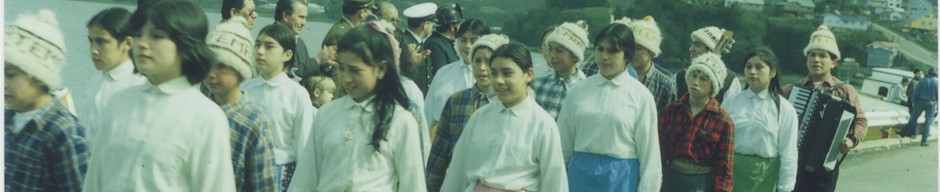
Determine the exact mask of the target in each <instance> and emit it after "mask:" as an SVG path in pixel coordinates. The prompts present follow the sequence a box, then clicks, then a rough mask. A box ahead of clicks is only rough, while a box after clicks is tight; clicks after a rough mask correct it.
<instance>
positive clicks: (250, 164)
mask: <svg viewBox="0 0 940 192" xmlns="http://www.w3.org/2000/svg"><path fill="white" fill-rule="evenodd" d="M244 22H245V19H244V18H241V17H233V18H231V19H229V20H226V21H225V22H223V23H221V24H219V25H218V26H217V27H216V28H215V29H214V30H213V31H211V32H209V34H208V35H207V36H206V43H207V44H208V45H209V48H210V49H212V50H213V51H215V53H216V55H217V58H218V59H219V61H220V63H218V64H216V65H213V66H212V68H211V69H210V70H209V76H208V77H207V78H206V80H205V85H206V87H207V88H208V89H209V92H211V93H212V101H215V103H217V104H219V105H220V106H221V107H222V111H223V112H225V116H227V117H228V124H229V127H231V134H230V135H231V142H232V165H233V166H234V169H235V170H234V173H235V187H236V189H237V190H238V191H268V192H271V191H278V185H277V184H278V183H279V182H278V181H277V179H276V177H275V175H276V174H275V171H277V167H276V166H275V162H274V145H272V143H271V139H270V138H271V137H270V135H271V132H270V130H269V129H270V127H271V126H272V125H271V122H270V121H268V117H266V116H264V114H263V113H262V112H261V110H260V109H258V108H257V107H256V106H255V105H254V104H252V103H251V102H250V101H249V99H248V95H245V94H244V92H242V90H241V89H240V88H239V85H240V84H241V82H242V81H244V80H245V79H249V78H251V75H252V71H251V69H252V66H251V61H254V60H255V59H254V57H252V55H254V54H253V53H252V51H253V50H254V49H253V48H254V44H253V40H252V38H251V33H250V32H249V31H248V29H247V28H245V25H244ZM310 118H313V117H310Z"/></svg>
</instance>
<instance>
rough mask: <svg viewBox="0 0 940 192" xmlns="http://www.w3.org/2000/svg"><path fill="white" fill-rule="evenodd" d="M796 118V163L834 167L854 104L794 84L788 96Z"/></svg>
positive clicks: (810, 167)
mask: <svg viewBox="0 0 940 192" xmlns="http://www.w3.org/2000/svg"><path fill="white" fill-rule="evenodd" d="M787 100H789V101H790V103H792V104H793V107H794V108H795V109H796V114H797V117H798V118H799V124H798V127H799V137H798V139H797V148H798V149H799V158H798V160H797V166H798V167H799V168H802V169H806V170H807V171H815V170H819V169H821V168H825V169H826V170H827V171H832V170H834V169H835V168H836V166H837V162H838V161H839V155H840V154H841V147H842V142H843V138H845V136H846V135H848V134H849V130H851V128H852V126H853V125H854V123H855V115H856V114H855V113H856V111H855V106H853V105H852V104H851V103H849V102H846V101H844V100H842V99H840V98H838V97H833V96H832V95H830V94H827V93H823V92H821V91H818V90H815V89H813V88H812V87H806V86H802V85H794V86H793V90H792V91H790V96H789V97H788V98H787Z"/></svg>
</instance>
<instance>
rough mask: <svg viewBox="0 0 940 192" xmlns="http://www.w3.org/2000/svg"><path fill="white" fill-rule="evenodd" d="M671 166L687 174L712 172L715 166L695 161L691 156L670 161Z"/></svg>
mask: <svg viewBox="0 0 940 192" xmlns="http://www.w3.org/2000/svg"><path fill="white" fill-rule="evenodd" d="M668 164H669V168H672V170H675V171H676V172H679V173H682V174H686V175H701V174H707V173H711V172H712V171H713V170H714V168H712V167H710V166H703V165H699V164H697V163H695V161H693V160H692V159H689V158H677V159H673V160H671V161H669V163H668Z"/></svg>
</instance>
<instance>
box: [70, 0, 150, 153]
mask: <svg viewBox="0 0 940 192" xmlns="http://www.w3.org/2000/svg"><path fill="white" fill-rule="evenodd" d="M130 17H131V13H130V12H128V11H127V10H125V9H123V8H117V7H115V8H110V9H106V10H104V11H101V12H98V14H96V15H95V16H94V17H92V18H91V20H89V21H88V24H86V25H85V26H86V27H87V28H88V43H89V44H90V45H91V49H90V50H91V59H92V62H93V63H94V66H95V69H96V70H98V72H97V73H94V74H93V75H92V76H91V78H89V79H88V81H86V83H85V86H84V87H83V88H82V89H81V90H79V91H80V92H79V93H80V94H77V95H76V96H77V97H76V99H77V101H78V102H75V107H76V110H77V111H76V112H77V113H76V116H80V117H81V121H79V123H80V124H81V125H82V127H84V128H85V129H86V130H87V131H88V132H87V133H86V138H87V139H88V140H89V141H90V140H92V139H93V138H94V136H95V133H96V132H97V131H98V130H97V128H98V127H99V126H100V123H101V113H102V111H103V110H104V107H105V104H107V103H108V102H109V101H111V99H112V98H113V97H115V96H117V97H120V96H121V95H120V94H118V92H119V91H121V90H123V89H124V88H128V87H132V86H134V85H140V84H143V83H144V82H145V80H146V78H144V76H143V75H140V74H138V73H134V63H133V62H132V61H131V58H130V51H131V48H132V47H133V44H134V37H131V32H130V31H129V29H127V26H128V25H129V24H130Z"/></svg>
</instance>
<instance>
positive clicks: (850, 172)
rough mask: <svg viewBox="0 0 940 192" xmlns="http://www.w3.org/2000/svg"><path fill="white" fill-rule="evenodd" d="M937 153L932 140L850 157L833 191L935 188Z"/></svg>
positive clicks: (851, 191)
mask: <svg viewBox="0 0 940 192" xmlns="http://www.w3.org/2000/svg"><path fill="white" fill-rule="evenodd" d="M915 143H916V142H915ZM937 155H938V153H937V142H931V146H930V147H921V146H914V145H905V146H902V147H900V148H897V149H894V150H890V151H884V152H873V153H866V154H861V155H855V156H849V157H848V158H846V161H845V163H843V164H842V172H841V173H840V177H839V184H838V187H837V190H836V191H846V192H863V191H872V192H881V191H911V192H920V191H937V183H938V182H940V181H938V180H937V159H938V156H937Z"/></svg>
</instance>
